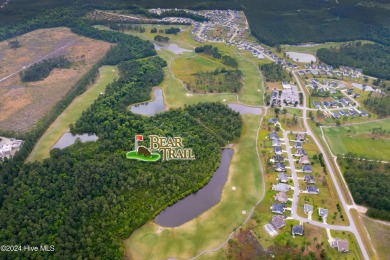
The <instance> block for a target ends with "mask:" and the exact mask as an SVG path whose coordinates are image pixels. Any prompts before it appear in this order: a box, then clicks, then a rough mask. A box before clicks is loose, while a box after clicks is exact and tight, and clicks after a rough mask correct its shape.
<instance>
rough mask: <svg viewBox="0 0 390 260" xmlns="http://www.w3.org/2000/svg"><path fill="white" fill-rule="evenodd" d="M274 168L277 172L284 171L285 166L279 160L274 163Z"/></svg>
mask: <svg viewBox="0 0 390 260" xmlns="http://www.w3.org/2000/svg"><path fill="white" fill-rule="evenodd" d="M274 168H275V171H277V172H284V171H285V170H286V166H285V165H284V164H283V163H280V162H277V163H275V166H274Z"/></svg>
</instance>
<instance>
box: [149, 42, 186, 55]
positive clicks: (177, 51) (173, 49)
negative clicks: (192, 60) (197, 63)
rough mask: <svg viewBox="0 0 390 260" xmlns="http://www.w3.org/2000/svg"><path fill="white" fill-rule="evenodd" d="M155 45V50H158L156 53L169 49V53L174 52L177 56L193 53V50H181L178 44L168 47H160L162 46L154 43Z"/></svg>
mask: <svg viewBox="0 0 390 260" xmlns="http://www.w3.org/2000/svg"><path fill="white" fill-rule="evenodd" d="M153 45H154V48H155V49H156V51H159V50H161V49H167V50H168V51H170V52H173V53H175V54H182V53H184V52H192V50H188V49H183V48H180V47H179V46H178V45H177V44H174V43H170V44H168V45H160V44H156V43H153Z"/></svg>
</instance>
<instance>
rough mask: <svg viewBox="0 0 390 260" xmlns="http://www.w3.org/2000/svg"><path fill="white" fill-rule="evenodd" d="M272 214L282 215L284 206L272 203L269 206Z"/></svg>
mask: <svg viewBox="0 0 390 260" xmlns="http://www.w3.org/2000/svg"><path fill="white" fill-rule="evenodd" d="M271 211H272V213H275V214H283V213H284V205H283V204H281V203H274V204H272V206H271Z"/></svg>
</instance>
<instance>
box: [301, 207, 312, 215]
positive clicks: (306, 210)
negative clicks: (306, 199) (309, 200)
mask: <svg viewBox="0 0 390 260" xmlns="http://www.w3.org/2000/svg"><path fill="white" fill-rule="evenodd" d="M303 212H305V214H307V215H309V214H312V213H313V206H312V205H310V204H304V205H303Z"/></svg>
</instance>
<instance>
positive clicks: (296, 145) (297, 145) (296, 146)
mask: <svg viewBox="0 0 390 260" xmlns="http://www.w3.org/2000/svg"><path fill="white" fill-rule="evenodd" d="M294 148H297V149H299V148H302V143H301V142H295V144H294Z"/></svg>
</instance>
